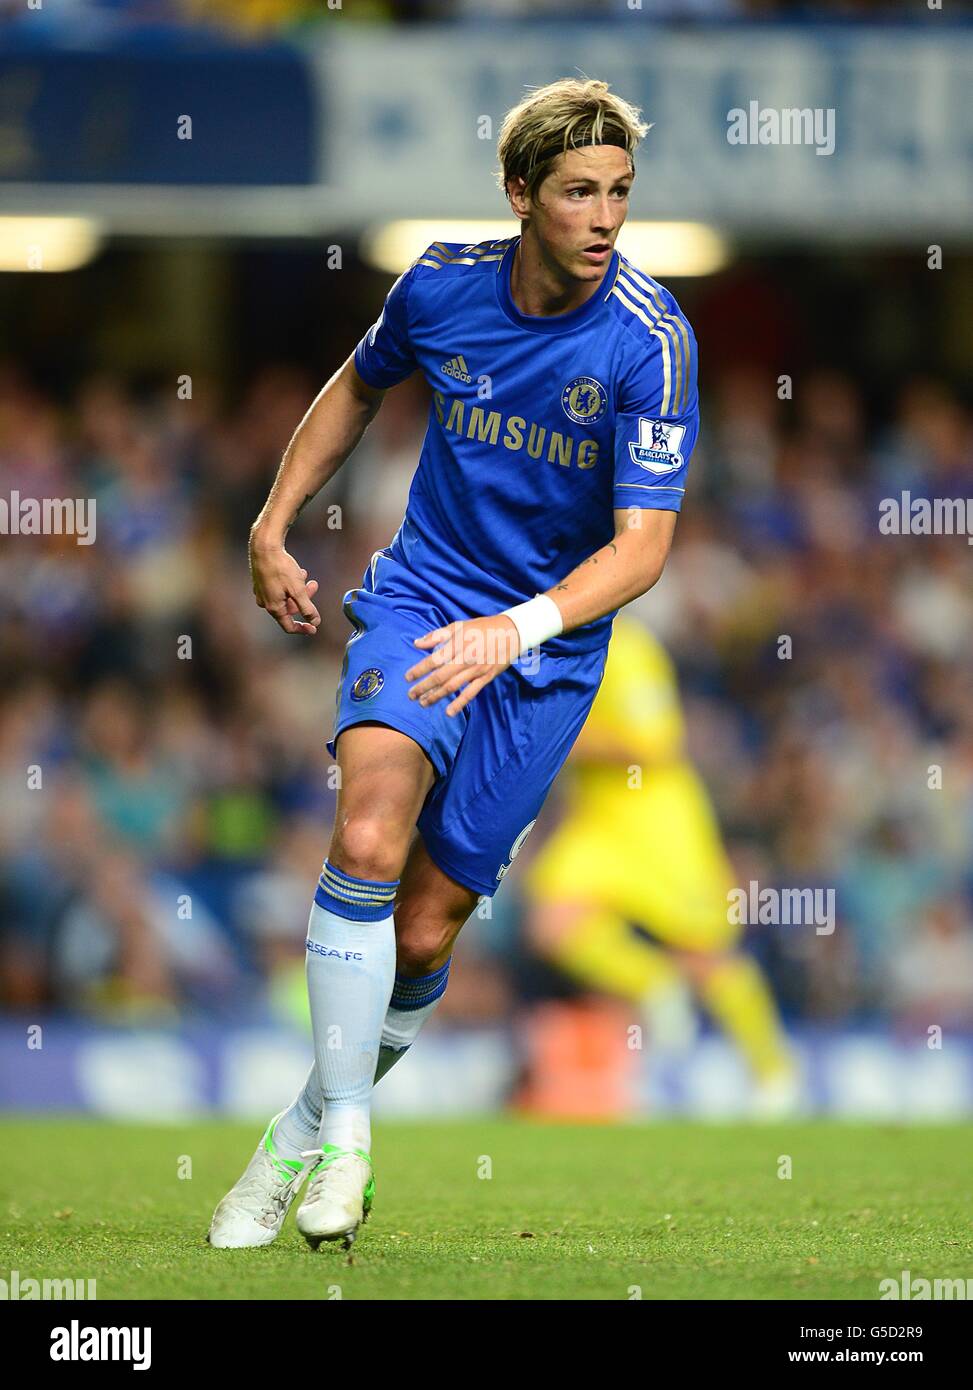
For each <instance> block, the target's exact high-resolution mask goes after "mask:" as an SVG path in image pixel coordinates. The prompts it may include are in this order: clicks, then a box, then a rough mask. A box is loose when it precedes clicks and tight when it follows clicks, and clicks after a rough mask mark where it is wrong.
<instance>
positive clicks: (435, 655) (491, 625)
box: [405, 613, 520, 715]
mask: <svg viewBox="0 0 973 1390" xmlns="http://www.w3.org/2000/svg"><path fill="white" fill-rule="evenodd" d="M415 645H416V646H417V647H425V648H427V649H428V648H430V647H434V648H435V650H434V651H433V652H432V653H431V654H430V655H429V656H427V657H425V658H424V659H423V660H422V661H419V662H417V663H416V665H415V666H410V668H409V670H408V671H406V673H405V678H406V680H407V681H415V682H416V684H415V685H414V686H413V687H412V689H411V690H410V691H409V699H410V700H418V701H419V703H420V705H434V704H435V703H436V702H437V700H442V699H443V698H444V697H445V696H447V695H453V694H455V692H456V691H457V690H459V691H460V694H459V695H457V696H456V699H455V700H451V701H450V703H449V704H448V705H447V706H446V713H447V714H449V715H453V714H458V713H459V711H460V710H461V709H463V708H464V707H465V706H466V705H468V704H469V703H470V701H471V700H472V699H473V697H474V695H476V694H478V693H479V691H481V690H482V689H483V687H484V686H485V685H488V684H489V683H490V681H492V680H493V678H494V676H498V675H499V674H500V672H501V671H504V670H506V668H507V667H508V666H509V665H510V663H511V662H512V661H516V659H517V657H518V656H519V655H520V634H519V633H518V631H517V628H516V627H515V625H514V623H513V622H512V620H511V619H510V618H506V617H504V616H503V614H499V613H498V614H497V615H496V617H493V618H469V619H467V620H465V621H463V622H459V623H449V624H448V626H446V627H437V628H436V629H435V630H434V631H433V632H427V633H426V634H425V635H424V636H422V637H417V638H416V639H415Z"/></svg>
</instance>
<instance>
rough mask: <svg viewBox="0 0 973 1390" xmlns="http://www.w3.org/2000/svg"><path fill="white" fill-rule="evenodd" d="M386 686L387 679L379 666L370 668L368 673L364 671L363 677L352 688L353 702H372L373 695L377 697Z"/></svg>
mask: <svg viewBox="0 0 973 1390" xmlns="http://www.w3.org/2000/svg"><path fill="white" fill-rule="evenodd" d="M384 684H385V677H384V676H383V675H382V673H381V671H380V670H379V669H378V667H377V666H370V667H369V668H368V670H367V671H362V673H361V675H360V676H359V677H358V679H357V680H356V681H355V684H354V685H353V686H352V687H351V698H352V699H353V700H370V699H371V698H372V696H373V695H377V694H378V692H379V691H380V690H381V688H382V686H383V685H384Z"/></svg>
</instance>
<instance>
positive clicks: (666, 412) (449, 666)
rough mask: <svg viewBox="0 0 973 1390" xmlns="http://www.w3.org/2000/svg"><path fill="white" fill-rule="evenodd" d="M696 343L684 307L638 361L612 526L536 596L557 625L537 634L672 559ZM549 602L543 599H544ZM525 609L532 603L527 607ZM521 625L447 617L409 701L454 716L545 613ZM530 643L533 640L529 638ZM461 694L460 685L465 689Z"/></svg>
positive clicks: (583, 620) (600, 604)
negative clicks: (608, 535) (439, 706)
mask: <svg viewBox="0 0 973 1390" xmlns="http://www.w3.org/2000/svg"><path fill="white" fill-rule="evenodd" d="M695 348H696V345H695V339H694V338H693V334H692V330H691V328H690V327H689V325H688V323H687V322H686V321H685V319H683V318H682V316H681V315H680V314H679V311H678V309H676V310H675V311H674V315H670V321H669V322H668V323H667V326H666V327H665V328H664V329H660V330H659V332H658V333H656V334H655V335H654V337H653V344H652V347H651V348H650V349H649V350H645V351H643V352H642V353H640V354H639V356H638V357H637V358H636V359H635V360H634V361H633V362H632V365H631V369H630V370H629V372H628V373H627V375H626V379H625V380H624V381H623V382H622V384H621V387H620V392H619V401H618V409H617V412H616V417H615V459H614V479H613V493H612V500H613V508H614V518H615V534H614V536H613V538H612V539H611V540H610V541H608V543H607V544H606V545H604V546H602V547H601V549H600V550H597V551H595V553H594V554H593V555H589V556H588V558H587V559H586V560H582V561H581V563H580V565H578V566H577V567H576V568H575V569H573V570H572V571H571V573H570V574H568V575H566V576H565V577H564V578H563V579H562V580H560V581H559V582H558V583H557V584H555V585H554V587H553V588H551V589H548V590H547V591H546V593H545V594H543V595H540V594H539V595H537V597H536V598H535V599H533V600H531V601H530V605H531V607H533V605H538V606H543V608H544V610H545V612H547V613H549V614H550V615H551V624H550V626H549V627H548V628H547V630H546V634H545V632H543V631H542V632H541V633H540V640H542V641H543V640H545V636H546V637H550V636H553V635H556V634H558V633H561V632H571V631H572V629H574V628H576V627H583V626H584V625H585V624H587V623H592V622H595V621H596V620H597V619H598V618H602V617H604V616H605V614H607V613H612V612H614V610H615V609H617V608H623V607H624V606H625V604H627V603H630V602H631V601H632V599H634V598H638V597H639V595H641V594H644V593H646V592H647V591H648V590H649V589H651V588H652V586H653V585H654V584H655V583H656V582H657V581H658V579H659V577H660V575H661V574H662V571H663V569H664V567H665V563H666V559H667V558H668V555H669V548H670V546H671V545H672V537H673V533H674V531H675V527H676V516H677V514H678V512H679V509H680V507H681V506H682V498H683V494H684V493H685V490H686V470H687V466H688V463H689V457H690V454H691V453H692V450H693V446H694V445H695V443H696V437H697V434H698V432H699V399H698V393H697V388H696V350H695ZM542 600H543V601H544V603H543V605H542ZM520 607H521V609H526V608H527V607H528V605H527V604H524V605H521V606H520ZM518 619H519V621H518V622H517V623H515V622H514V621H513V619H512V618H510V617H508V616H507V615H506V614H505V613H498V614H495V615H493V616H490V617H484V618H472V619H467V620H466V621H464V622H458V623H449V624H448V625H447V626H446V627H441V628H436V629H435V631H433V632H427V633H425V634H424V635H423V636H422V637H418V638H416V642H415V645H416V646H417V647H420V648H426V649H429V648H435V650H433V651H431V652H430V655H428V656H426V657H425V658H424V659H423V660H421V661H419V662H417V663H416V665H415V666H413V667H411V668H410V669H409V670H408V671H406V673H405V677H406V680H409V681H414V682H415V684H413V685H412V687H411V689H410V691H409V698H410V700H418V701H419V703H420V704H422V705H431V704H435V703H436V702H437V701H438V700H441V699H443V697H444V696H446V695H455V699H453V700H452V701H451V702H450V703H449V705H447V707H446V713H447V714H450V715H452V714H456V713H458V712H459V710H461V709H462V708H463V707H464V706H465V705H467V704H469V702H470V700H472V699H473V698H474V696H475V695H476V694H477V693H478V692H479V691H480V690H482V689H483V687H484V686H485V685H487V684H488V682H490V681H491V680H493V679H494V678H495V677H496V676H498V675H499V674H500V672H501V671H503V670H505V669H506V667H508V666H509V665H510V663H511V662H512V661H515V660H516V659H517V657H518V656H519V655H520V653H521V630H522V629H523V628H524V627H528V628H529V629H531V630H532V629H533V628H534V626H535V624H536V623H537V622H538V621H540V622H544V621H545V620H546V619H545V617H544V614H543V613H542V612H540V611H539V608H538V609H535V610H534V611H533V612H532V613H531V614H530V615H529V616H527V615H525V616H524V617H521V614H520V612H518ZM525 645H526V646H527V647H531V646H533V645H534V643H533V642H527V643H526V644H525ZM456 692H459V693H458V694H457V693H456Z"/></svg>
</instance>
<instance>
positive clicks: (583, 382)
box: [561, 376, 608, 425]
mask: <svg viewBox="0 0 973 1390" xmlns="http://www.w3.org/2000/svg"><path fill="white" fill-rule="evenodd" d="M561 404H562V405H563V406H564V413H565V415H566V416H567V417H568V419H569V420H573V421H574V422H575V424H576V425H593V424H594V423H595V421H596V420H600V419H601V417H602V416H603V415H604V413H605V411H606V410H607V409H608V392H607V391H606V390H605V388H604V386H602V384H601V382H600V381H595V379H594V377H593V376H576V377H575V378H574V380H573V381H569V382H568V384H567V386H565V388H564V390H563V391H562V392H561Z"/></svg>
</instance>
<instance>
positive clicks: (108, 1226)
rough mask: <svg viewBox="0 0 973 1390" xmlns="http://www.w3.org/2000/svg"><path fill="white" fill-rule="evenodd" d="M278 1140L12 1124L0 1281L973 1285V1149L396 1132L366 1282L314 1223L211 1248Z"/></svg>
mask: <svg viewBox="0 0 973 1390" xmlns="http://www.w3.org/2000/svg"><path fill="white" fill-rule="evenodd" d="M259 1128H260V1126H259V1124H258V1125H240V1124H235V1123H234V1124H230V1123H225V1122H222V1121H208V1122H202V1123H193V1124H179V1125H171V1126H153V1127H151V1128H149V1127H143V1126H137V1125H131V1124H112V1123H108V1122H102V1121H97V1120H78V1119H48V1118H34V1117H30V1116H20V1117H17V1118H16V1119H11V1118H8V1119H5V1120H3V1121H2V1122H0V1140H2V1143H3V1153H4V1155H5V1159H6V1162H5V1163H4V1165H3V1174H2V1178H0V1189H2V1195H0V1210H2V1222H0V1278H9V1272H10V1271H11V1270H13V1269H17V1270H19V1272H20V1277H21V1279H24V1278H27V1277H33V1278H38V1279H43V1278H68V1277H73V1278H84V1279H90V1278H95V1279H97V1283H98V1297H99V1298H103V1299H106V1298H125V1299H129V1298H134V1299H141V1298H165V1299H238V1298H239V1299H264V1298H266V1299H284V1298H287V1299H289V1298H300V1299H311V1298H316V1299H327V1298H336V1297H341V1298H343V1299H629V1298H633V1297H638V1296H641V1297H642V1298H643V1299H659V1298H663V1299H711V1298H718V1299H770V1298H783V1299H828V1298H864V1299H877V1297H878V1292H879V1289H878V1285H879V1281H880V1280H881V1279H884V1278H889V1277H892V1278H898V1277H899V1274H900V1272H901V1271H902V1270H903V1269H909V1270H911V1272H912V1277H913V1279H916V1278H920V1277H925V1278H934V1277H936V1278H964V1279H966V1278H970V1277H973V1222H971V1217H973V1199H971V1192H970V1189H971V1184H970V1181H969V1175H970V1158H971V1155H973V1126H970V1125H937V1126H902V1127H899V1126H894V1125H888V1124H876V1125H864V1124H851V1123H842V1122H834V1121H802V1122H800V1123H780V1124H775V1125H766V1126H744V1125H728V1124H697V1123H688V1122H685V1123H660V1124H643V1123H640V1124H630V1125H584V1124H566V1123H565V1124H553V1123H538V1122H533V1121H525V1120H522V1119H515V1118H495V1117H491V1118H489V1119H483V1120H471V1119H467V1120H462V1121H453V1122H435V1123H409V1124H399V1123H394V1124H393V1123H384V1124H381V1125H379V1126H377V1129H376V1134H375V1143H374V1150H373V1152H374V1155H375V1161H376V1178H377V1185H378V1189H377V1196H376V1202H375V1208H374V1211H373V1213H372V1218H371V1220H370V1221H369V1223H368V1224H367V1225H366V1226H365V1228H364V1230H363V1232H362V1234H361V1236H360V1237H359V1240H358V1241H357V1243H356V1246H355V1252H354V1262H353V1263H352V1264H351V1265H349V1263H348V1261H347V1257H346V1256H345V1255H344V1253H343V1252H342V1251H341V1249H340V1247H338V1246H335V1245H325V1246H322V1247H321V1250H320V1251H319V1252H317V1253H316V1254H315V1253H312V1251H310V1250H309V1249H308V1248H307V1246H306V1245H305V1244H304V1241H303V1240H302V1239H301V1237H300V1235H299V1234H298V1232H297V1229H296V1227H295V1225H294V1216H293V1212H291V1214H290V1215H289V1216H288V1219H287V1224H286V1226H285V1227H284V1231H283V1234H282V1235H281V1236H280V1238H279V1239H278V1240H277V1242H276V1243H275V1244H274V1245H272V1246H269V1247H267V1248H265V1249H260V1250H212V1249H210V1247H209V1246H208V1245H207V1244H206V1242H205V1235H206V1230H207V1228H208V1225H209V1220H210V1216H211V1214H212V1210H213V1207H214V1206H215V1204H216V1202H217V1201H218V1199H219V1198H220V1197H221V1196H222V1195H223V1193H224V1192H225V1191H226V1189H227V1188H228V1187H229V1186H230V1185H231V1184H232V1183H233V1182H234V1181H235V1180H236V1178H237V1177H238V1176H239V1174H240V1172H241V1171H242V1169H243V1166H244V1164H245V1163H246V1162H247V1160H248V1159H249V1157H250V1154H251V1152H252V1151H253V1147H254V1145H255V1143H256V1141H257V1139H258V1137H259V1133H258V1131H259ZM785 1155H786V1156H788V1157H789V1159H790V1165H791V1174H792V1176H791V1177H789V1178H788V1177H780V1176H778V1173H779V1172H781V1171H786V1164H785V1163H784V1160H783V1156H785ZM488 1173H489V1174H490V1176H486V1175H487V1174H488ZM180 1174H182V1176H180ZM636 1290H638V1291H640V1293H639V1292H636Z"/></svg>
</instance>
